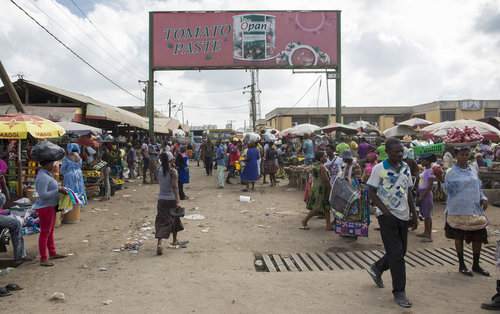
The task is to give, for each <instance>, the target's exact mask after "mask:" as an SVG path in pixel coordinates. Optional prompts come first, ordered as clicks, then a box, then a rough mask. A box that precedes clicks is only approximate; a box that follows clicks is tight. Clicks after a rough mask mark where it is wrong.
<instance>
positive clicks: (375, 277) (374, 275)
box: [366, 264, 385, 288]
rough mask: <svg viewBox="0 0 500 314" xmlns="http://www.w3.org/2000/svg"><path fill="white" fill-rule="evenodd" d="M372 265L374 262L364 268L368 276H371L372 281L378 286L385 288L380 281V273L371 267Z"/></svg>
mask: <svg viewBox="0 0 500 314" xmlns="http://www.w3.org/2000/svg"><path fill="white" fill-rule="evenodd" d="M374 265H375V264H372V265H371V266H370V267H368V268H367V269H366V271H367V272H368V274H370V276H372V279H373V281H374V282H375V284H376V285H377V286H378V287H379V288H385V285H384V282H383V281H382V274H377V272H376V271H375V269H374V267H373V266H374Z"/></svg>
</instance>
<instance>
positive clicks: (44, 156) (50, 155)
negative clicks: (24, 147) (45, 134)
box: [31, 141, 65, 162]
mask: <svg viewBox="0 0 500 314" xmlns="http://www.w3.org/2000/svg"><path fill="white" fill-rule="evenodd" d="M64 155H65V151H64V148H62V147H61V146H59V145H56V144H54V143H51V142H49V141H43V142H40V143H37V144H36V145H35V146H34V147H33V149H32V150H31V159H33V160H34V161H38V162H43V161H52V160H61V159H62V158H63V157H64Z"/></svg>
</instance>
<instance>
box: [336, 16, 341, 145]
mask: <svg viewBox="0 0 500 314" xmlns="http://www.w3.org/2000/svg"><path fill="white" fill-rule="evenodd" d="M340 13H341V12H339V13H338V15H337V71H336V72H337V73H336V76H337V77H336V80H335V121H336V122H337V123H342V90H341V88H342V72H341V66H340V64H341V61H340V60H341V59H340V52H341V51H340V33H341V32H340V24H341V23H340ZM337 141H338V142H340V132H339V131H337Z"/></svg>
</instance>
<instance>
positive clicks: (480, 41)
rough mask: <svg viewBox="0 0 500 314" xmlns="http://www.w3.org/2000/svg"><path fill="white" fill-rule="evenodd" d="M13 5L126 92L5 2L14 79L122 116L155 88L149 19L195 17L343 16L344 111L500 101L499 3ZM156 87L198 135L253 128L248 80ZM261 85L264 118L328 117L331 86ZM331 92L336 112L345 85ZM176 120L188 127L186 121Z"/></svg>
mask: <svg viewBox="0 0 500 314" xmlns="http://www.w3.org/2000/svg"><path fill="white" fill-rule="evenodd" d="M13 2H15V3H17V5H19V6H20V7H21V8H23V9H24V10H25V11H26V12H28V13H29V14H30V15H31V16H32V17H33V18H35V19H36V20H37V21H38V22H39V23H40V24H41V25H43V26H44V27H45V28H47V29H48V30H49V31H50V32H52V33H53V34H54V35H55V36H56V37H57V38H59V40H60V41H61V42H63V43H64V44H65V45H67V46H68V47H70V48H71V49H72V50H73V51H75V52H76V53H77V54H78V55H80V56H81V57H82V58H83V59H85V60H86V61H87V62H88V63H89V64H91V65H92V66H93V67H94V68H96V69H97V70H99V71H100V72H101V73H103V74H104V75H105V76H106V77H108V78H109V79H110V80H111V81H113V82H114V83H116V84H117V85H119V86H120V87H122V88H123V89H125V90H126V91H124V90H122V89H120V88H118V87H117V86H115V85H114V84H112V83H111V82H109V81H108V80H106V79H104V78H103V77H102V76H100V75H99V74H97V73H96V72H95V71H94V70H92V69H91V68H90V67H89V66H88V65H86V64H85V63H83V62H82V61H81V60H79V59H78V58H77V57H75V56H74V55H73V54H72V53H70V52H69V51H68V50H67V49H66V48H64V47H63V46H62V45H61V44H60V43H59V42H57V41H56V40H55V39H54V38H53V37H51V36H50V35H48V34H47V33H46V32H45V31H44V30H43V29H42V28H41V27H40V26H39V25H37V24H36V23H35V22H34V21H33V20H32V19H30V18H29V17H28V16H27V15H26V14H25V13H23V11H21V10H20V9H19V8H18V7H17V6H16V5H14V3H12V1H7V0H6V1H3V2H2V8H1V10H0V20H1V21H2V27H1V28H0V47H1V49H0V59H1V60H2V62H3V64H4V66H5V67H6V70H7V72H8V73H9V75H11V76H12V80H16V79H17V74H19V73H21V74H23V75H24V78H25V79H28V80H33V81H37V82H41V83H44V84H49V85H53V86H56V87H59V88H63V89H67V90H70V91H74V92H78V93H82V94H85V95H88V96H91V97H93V98H95V99H98V100H101V101H104V102H107V103H109V104H112V105H116V106H123V105H141V104H143V103H144V102H143V101H142V100H141V99H144V93H143V92H142V88H143V87H144V85H142V84H140V83H139V82H138V80H147V79H148V72H147V67H148V47H149V44H148V12H149V11H191V10H193V11H194V10H341V11H342V74H343V80H342V105H343V106H348V107H352V106H398V105H402V106H408V105H417V104H422V103H427V102H431V101H435V100H441V99H442V100H453V99H465V98H472V99H500V88H499V87H500V71H499V70H500V53H499V52H500V2H499V1H498V0H485V1H482V0H478V1H469V0H449V1H448V0H422V1H407V0H398V1H396V0H385V1H384V0H345V1H331V0H326V1H323V0H316V1H310V0H308V1H299V0H289V1H286V2H283V1H271V0H268V1H261V0H254V1H248V2H239V1H225V0H200V1H196V0H191V1H190V0H172V1H150V0H123V1H118V0H116V1H111V0H100V1H97V0H13ZM284 3H286V5H284ZM155 79H156V80H157V81H158V84H157V85H156V87H155V103H156V109H158V110H164V112H165V113H167V114H168V107H166V106H165V105H166V104H167V102H168V99H172V101H173V102H174V103H177V104H180V103H182V104H183V105H184V118H185V120H187V121H189V124H191V125H203V124H217V125H219V127H223V126H225V124H226V123H227V121H228V120H236V122H235V126H236V127H241V126H243V124H244V120H247V123H248V119H249V118H248V111H249V109H248V102H249V94H248V93H245V94H244V93H243V91H244V90H243V87H244V86H247V85H248V84H250V73H249V72H245V71H244V70H219V71H201V72H200V71H163V72H156V74H155ZM259 79H260V81H259V84H260V90H261V91H262V93H261V97H260V101H261V105H262V116H265V114H266V113H268V112H270V111H271V110H273V109H274V108H275V107H290V106H293V105H296V106H300V107H308V106H310V107H316V106H320V107H326V106H327V94H326V85H325V84H326V81H325V78H324V75H319V74H293V73H292V71H291V70H261V71H260V75H259ZM329 83H330V99H331V104H332V106H333V105H334V103H335V93H334V81H330V82H329ZM160 84H161V85H160ZM308 90H309V91H308ZM299 100H300V101H299ZM238 106H239V107H238ZM229 107H232V108H229ZM175 112H176V111H175V109H174V113H175ZM177 118H179V119H182V116H181V114H180V113H178V114H177Z"/></svg>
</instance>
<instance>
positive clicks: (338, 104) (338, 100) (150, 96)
mask: <svg viewBox="0 0 500 314" xmlns="http://www.w3.org/2000/svg"><path fill="white" fill-rule="evenodd" d="M318 11H320V12H337V64H336V65H335V66H331V67H327V66H303V67H301V66H297V67H289V68H283V67H282V66H275V67H274V66H272V67H271V66H254V67H252V66H232V67H229V66H227V67H226V66H214V67H205V66H204V67H154V66H153V15H154V14H155V13H166V12H168V13H217V12H234V13H237V12H255V13H258V12H318ZM249 69H269V70H276V69H279V70H285V69H286V70H294V69H312V70H321V69H324V70H326V71H328V70H329V69H330V70H332V69H334V70H335V78H334V79H335V120H336V122H338V123H340V122H341V121H342V117H341V115H342V95H341V88H342V75H341V10H279V11H278V10H260V11H259V10H257V11H253V10H252V11H243V10H240V11H224V10H220V11H150V12H149V65H148V72H149V74H148V84H147V87H148V88H147V112H148V119H149V136H150V138H152V137H154V84H153V83H152V82H154V72H155V71H172V70H249ZM328 97H329V95H328ZM328 122H330V121H328Z"/></svg>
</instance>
